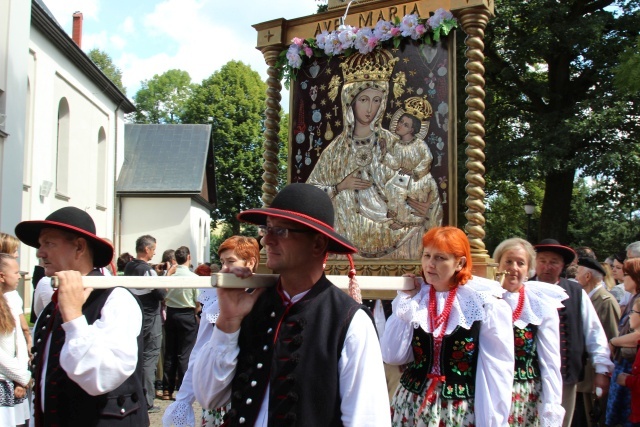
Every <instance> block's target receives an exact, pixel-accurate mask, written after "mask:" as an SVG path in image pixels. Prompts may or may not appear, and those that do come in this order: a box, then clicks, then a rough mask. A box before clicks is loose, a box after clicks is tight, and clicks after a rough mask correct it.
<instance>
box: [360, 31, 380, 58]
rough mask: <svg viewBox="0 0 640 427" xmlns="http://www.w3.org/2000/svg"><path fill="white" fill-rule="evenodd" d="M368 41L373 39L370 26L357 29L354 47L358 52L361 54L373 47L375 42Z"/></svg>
mask: <svg viewBox="0 0 640 427" xmlns="http://www.w3.org/2000/svg"><path fill="white" fill-rule="evenodd" d="M370 41H375V38H374V36H373V31H372V30H371V28H363V29H361V30H360V31H358V33H357V34H356V41H355V47H356V49H358V52H360V53H361V54H363V55H366V54H367V53H369V52H371V51H372V50H373V48H374V47H375V44H373V43H369V42H370Z"/></svg>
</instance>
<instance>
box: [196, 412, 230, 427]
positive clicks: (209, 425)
mask: <svg viewBox="0 0 640 427" xmlns="http://www.w3.org/2000/svg"><path fill="white" fill-rule="evenodd" d="M227 410H229V407H226V408H218V409H203V410H202V424H201V425H202V427H220V426H221V425H222V423H223V421H224V420H223V418H224V414H225V413H226V411H227Z"/></svg>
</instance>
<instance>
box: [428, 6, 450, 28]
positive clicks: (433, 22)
mask: <svg viewBox="0 0 640 427" xmlns="http://www.w3.org/2000/svg"><path fill="white" fill-rule="evenodd" d="M445 19H454V18H453V14H452V13H451V12H449V11H448V10H444V9H443V8H440V9H438V10H436V11H435V12H434V13H433V16H432V17H430V18H429V19H427V24H429V26H430V27H431V28H436V27H438V26H439V25H440V24H442V21H444V20H445Z"/></svg>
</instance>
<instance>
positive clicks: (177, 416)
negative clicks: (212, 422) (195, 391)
mask: <svg viewBox="0 0 640 427" xmlns="http://www.w3.org/2000/svg"><path fill="white" fill-rule="evenodd" d="M162 425H163V427H173V426H175V427H194V426H195V425H196V417H195V414H194V413H193V407H192V406H191V405H189V404H187V403H186V402H179V401H175V402H173V403H172V404H171V405H169V406H168V407H167V409H166V410H165V411H164V415H163V416H162Z"/></svg>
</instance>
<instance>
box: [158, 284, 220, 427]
mask: <svg viewBox="0 0 640 427" xmlns="http://www.w3.org/2000/svg"><path fill="white" fill-rule="evenodd" d="M203 298H204V300H203ZM198 301H199V302H201V303H203V309H202V317H201V319H200V326H198V337H197V338H196V343H195V345H194V346H193V350H191V355H190V356H189V365H188V367H187V372H185V374H184V378H182V384H180V390H178V394H177V395H176V401H175V402H173V403H172V404H171V405H169V406H168V407H167V409H166V410H165V412H164V415H163V416H162V423H163V424H164V425H165V426H172V425H176V426H195V425H196V424H195V422H196V420H195V414H194V413H193V406H192V405H193V402H194V401H195V400H196V396H195V394H194V392H193V369H194V368H193V365H194V364H195V361H196V358H197V357H198V354H199V353H200V349H201V348H202V347H203V346H204V344H205V343H207V342H209V341H210V340H211V336H212V335H213V329H214V328H213V323H214V322H215V319H217V317H218V316H217V315H218V303H217V295H216V290H215V289H204V290H201V291H200V295H199V296H198Z"/></svg>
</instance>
